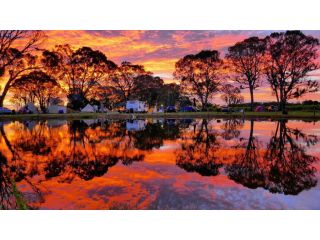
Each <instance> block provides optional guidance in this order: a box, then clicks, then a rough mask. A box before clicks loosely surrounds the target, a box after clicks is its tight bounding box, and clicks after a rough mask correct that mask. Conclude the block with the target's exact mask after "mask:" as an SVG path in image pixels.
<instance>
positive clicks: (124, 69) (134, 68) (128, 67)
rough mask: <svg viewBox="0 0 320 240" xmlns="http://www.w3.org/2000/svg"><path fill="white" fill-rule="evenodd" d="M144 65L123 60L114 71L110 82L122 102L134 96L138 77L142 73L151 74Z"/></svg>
mask: <svg viewBox="0 0 320 240" xmlns="http://www.w3.org/2000/svg"><path fill="white" fill-rule="evenodd" d="M151 74H152V73H151V72H148V71H146V70H145V69H144V67H143V66H142V65H137V64H132V63H130V62H122V63H121V65H120V66H119V67H117V68H116V70H115V71H114V72H113V74H112V76H111V78H110V84H111V87H112V89H113V90H114V93H115V94H116V95H117V96H118V99H119V101H120V102H125V101H127V100H129V99H130V98H131V97H132V91H133V88H134V86H135V82H136V81H137V80H136V79H137V78H138V77H140V76H141V75H151Z"/></svg>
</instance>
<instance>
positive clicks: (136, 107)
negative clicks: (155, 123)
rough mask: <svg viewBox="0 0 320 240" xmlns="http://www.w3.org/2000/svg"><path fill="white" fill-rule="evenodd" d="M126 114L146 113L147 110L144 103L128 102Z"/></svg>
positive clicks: (137, 101)
mask: <svg viewBox="0 0 320 240" xmlns="http://www.w3.org/2000/svg"><path fill="white" fill-rule="evenodd" d="M126 111H127V112H147V111H148V108H147V106H146V103H145V102H144V101H139V100H129V101H127V103H126Z"/></svg>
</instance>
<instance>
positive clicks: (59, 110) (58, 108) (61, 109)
mask: <svg viewBox="0 0 320 240" xmlns="http://www.w3.org/2000/svg"><path fill="white" fill-rule="evenodd" d="M48 113H67V107H65V106H59V105H50V106H49V107H48Z"/></svg>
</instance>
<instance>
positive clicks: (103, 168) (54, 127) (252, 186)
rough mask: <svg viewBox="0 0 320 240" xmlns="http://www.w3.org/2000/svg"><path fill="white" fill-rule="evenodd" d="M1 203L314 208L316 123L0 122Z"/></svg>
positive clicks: (318, 167) (318, 153) (319, 193)
mask: <svg viewBox="0 0 320 240" xmlns="http://www.w3.org/2000/svg"><path fill="white" fill-rule="evenodd" d="M0 130H1V131H0V184H1V185H0V187H1V189H0V191H1V192H0V208H1V209H320V201H319V199H320V188H319V180H320V174H319V172H320V161H319V160H320V121H318V122H311V121H310V122H308V121H301V120H277V121H271V120H259V119H256V120H253V119H252V120H250V119H249V120H243V119H145V120H107V119H84V120H57V119H52V120H44V121H12V122H10V121H8V122H2V123H0Z"/></svg>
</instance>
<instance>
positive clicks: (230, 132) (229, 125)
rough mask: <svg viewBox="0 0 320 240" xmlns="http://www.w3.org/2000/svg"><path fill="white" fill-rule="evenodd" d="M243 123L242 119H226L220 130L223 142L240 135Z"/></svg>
mask: <svg viewBox="0 0 320 240" xmlns="http://www.w3.org/2000/svg"><path fill="white" fill-rule="evenodd" d="M243 124H244V121H243V119H237V118H232V119H227V120H226V121H225V122H224V124H223V125H222V126H221V129H223V130H224V131H223V133H222V134H221V136H222V137H223V138H224V139H225V140H231V139H233V138H238V137H239V135H240V129H241V128H242V127H243Z"/></svg>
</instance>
